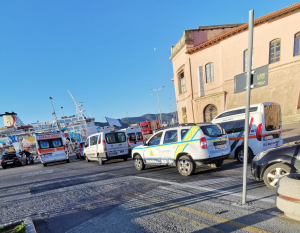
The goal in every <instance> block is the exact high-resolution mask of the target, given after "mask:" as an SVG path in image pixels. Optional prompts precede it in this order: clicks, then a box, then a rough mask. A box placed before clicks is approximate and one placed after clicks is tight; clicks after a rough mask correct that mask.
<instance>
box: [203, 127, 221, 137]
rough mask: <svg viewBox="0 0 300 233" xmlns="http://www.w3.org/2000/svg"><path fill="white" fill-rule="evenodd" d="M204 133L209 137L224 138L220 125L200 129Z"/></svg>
mask: <svg viewBox="0 0 300 233" xmlns="http://www.w3.org/2000/svg"><path fill="white" fill-rule="evenodd" d="M200 128H201V130H202V131H203V133H204V134H205V135H206V136H209V137H220V136H222V132H221V129H220V127H219V126H218V125H206V126H201V127H200Z"/></svg>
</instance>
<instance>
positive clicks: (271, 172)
mask: <svg viewBox="0 0 300 233" xmlns="http://www.w3.org/2000/svg"><path fill="white" fill-rule="evenodd" d="M293 172H294V169H293V168H292V167H290V166H288V165H286V164H282V163H276V164H273V165H272V166H270V167H268V168H267V170H266V171H265V172H264V176H263V179H264V182H265V184H266V186H267V187H268V188H269V189H276V185H277V183H278V180H279V179H280V178H281V177H283V176H286V175H288V174H290V173H293Z"/></svg>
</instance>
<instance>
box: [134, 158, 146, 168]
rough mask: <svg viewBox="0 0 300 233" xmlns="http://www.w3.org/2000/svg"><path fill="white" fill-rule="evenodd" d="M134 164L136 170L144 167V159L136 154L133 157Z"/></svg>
mask: <svg viewBox="0 0 300 233" xmlns="http://www.w3.org/2000/svg"><path fill="white" fill-rule="evenodd" d="M134 166H135V168H136V170H138V171H141V170H144V169H145V164H144V161H143V159H142V157H141V156H140V155H136V156H135V157H134Z"/></svg>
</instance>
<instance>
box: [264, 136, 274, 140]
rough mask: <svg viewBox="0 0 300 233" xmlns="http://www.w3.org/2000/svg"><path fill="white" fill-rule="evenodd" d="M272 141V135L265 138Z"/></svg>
mask: <svg viewBox="0 0 300 233" xmlns="http://www.w3.org/2000/svg"><path fill="white" fill-rule="evenodd" d="M271 139H273V135H269V136H265V140H271Z"/></svg>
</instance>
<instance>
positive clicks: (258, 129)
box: [256, 124, 263, 141]
mask: <svg viewBox="0 0 300 233" xmlns="http://www.w3.org/2000/svg"><path fill="white" fill-rule="evenodd" d="M262 128H263V124H259V125H258V126H257V129H256V138H257V140H258V141H261V139H262Z"/></svg>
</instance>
